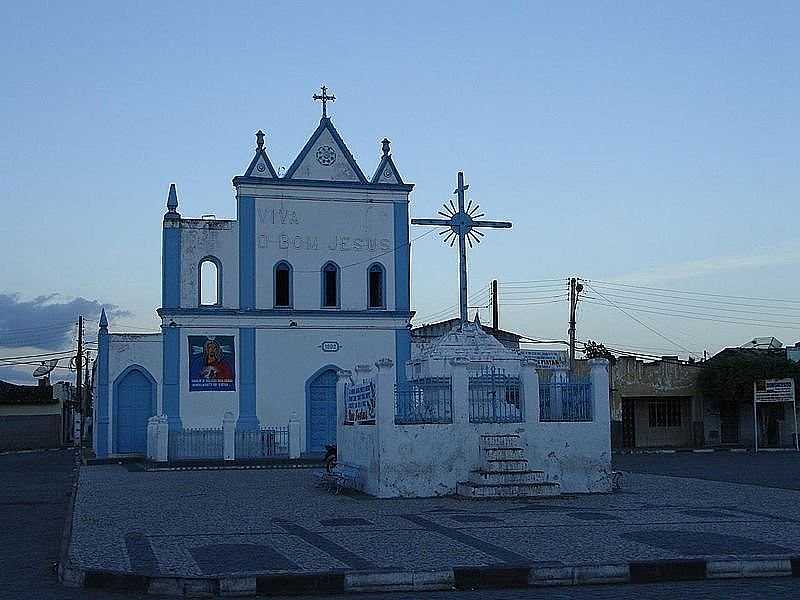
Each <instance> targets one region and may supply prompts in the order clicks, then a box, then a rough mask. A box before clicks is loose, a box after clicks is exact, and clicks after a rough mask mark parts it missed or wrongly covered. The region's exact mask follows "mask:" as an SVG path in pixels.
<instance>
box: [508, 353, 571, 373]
mask: <svg viewBox="0 0 800 600" xmlns="http://www.w3.org/2000/svg"><path fill="white" fill-rule="evenodd" d="M520 354H522V356H524V357H525V358H527V359H528V360H531V361H533V362H535V363H536V368H537V369H566V368H567V366H568V364H569V361H568V355H567V353H566V352H565V351H563V350H520Z"/></svg>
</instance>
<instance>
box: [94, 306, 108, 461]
mask: <svg viewBox="0 0 800 600" xmlns="http://www.w3.org/2000/svg"><path fill="white" fill-rule="evenodd" d="M103 317H105V311H104V312H103ZM108 350H109V344H108V329H106V328H105V327H101V328H100V331H99V333H98V334H97V361H98V362H97V401H96V403H95V411H96V413H97V414H96V417H97V422H96V423H95V430H94V436H95V444H94V447H95V453H96V454H97V456H98V457H105V456H108V422H109V412H110V411H109V394H108Z"/></svg>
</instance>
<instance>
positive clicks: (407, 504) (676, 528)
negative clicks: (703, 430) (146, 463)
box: [66, 465, 800, 594]
mask: <svg viewBox="0 0 800 600" xmlns="http://www.w3.org/2000/svg"><path fill="white" fill-rule="evenodd" d="M318 473H319V471H318V470H315V469H286V470H231V471H228V470H216V471H175V472H171V471H161V472H146V471H139V472H133V471H130V470H128V469H126V468H125V467H124V466H119V465H102V466H99V465H98V466H89V467H83V468H82V469H81V473H80V479H79V485H78V490H77V497H76V500H75V512H74V515H73V522H72V523H73V525H72V537H71V541H70V545H69V560H68V561H67V562H68V563H69V567H70V568H69V569H68V570H67V571H68V575H67V577H66V579H67V580H68V583H72V584H73V585H76V584H77V585H81V584H83V585H102V584H103V582H106V583H108V582H112V583H117V584H119V583H120V582H126V581H127V582H128V584H131V583H133V584H134V586H140V589H142V590H145V589H149V590H150V591H159V592H165V593H178V594H180V593H184V592H186V591H187V589H190V588H191V586H192V585H196V586H200V587H203V586H204V585H206V584H208V585H211V588H209V589H211V591H215V590H216V591H217V592H219V591H221V589H220V587H219V586H220V585H221V584H220V581H221V580H220V578H228V580H227V581H229V583H228V584H224V585H229V586H230V585H233V586H234V588H235V587H236V586H237V585H238V586H240V588H241V589H239V591H240V592H243V593H244V592H247V591H248V590H249V589H250V588H251V587H252V588H253V589H252V592H253V593H255V591H256V590H255V588H256V587H257V586H256V583H257V582H256V576H261V579H260V581H262V582H264V581H271V582H272V583H273V584H275V582H279V581H284V582H286V581H290V580H291V578H289V579H287V576H288V575H306V576H310V575H312V574H313V575H314V577H315V579H313V582H314V584H313V585H314V587H315V589H319V586H320V585H324V584H323V583H320V582H324V581H327V582H328V583H329V584H331V581H334V580H338V579H342V580H344V581H347V580H349V581H351V582H353V581H357V580H358V578H359V577H360V578H361V581H362V584H363V583H364V582H365V581H366V584H364V585H366V587H363V586H362V588H360V589H425V588H424V587H423V588H420V587H413V586H414V585H416V584H415V581H416V582H417V583H418V584H419V585H423V584H424V582H425V581H427V582H428V585H429V586H432V587H436V586H438V588H441V587H442V585H445V587H446V586H447V585H451V586H452V585H453V582H454V581H455V579H454V578H456V579H457V578H458V572H460V573H461V576H462V578H463V577H464V576H465V575H464V574H465V573H467V575H466V577H468V578H469V577H473V578H474V577H477V578H478V579H480V577H481V575H480V573H481V572H482V570H485V569H486V568H487V567H488V568H490V570H491V569H492V568H493V569H494V572H495V573H501V574H503V573H504V575H502V576H503V577H506V578H508V579H509V581H510V582H511V583H512V584H520V583H521V578H526V580H529V579H530V578H532V577H539V578H540V579H541V581H542V582H547V581H548V578H549V580H550V583H565V581H561V580H562V579H565V578H571V579H572V581H571V582H576V581H577V580H580V579H581V577H583V579H584V580H585V579H587V578H588V579H590V580H596V581H621V580H630V579H635V578H636V576H635V574H634V571H635V569H634V567H631V566H630V564H631V563H641V562H642V561H664V560H683V561H689V562H683V563H679V564H678V565H677V566H676V567H675V568H674V569H673V571H675V573H677V575H675V574H673V576H678V577H679V578H681V577H680V574H681V573H684V575H685V576H686V577H695V578H697V577H700V578H702V577H706V576H710V575H709V572H716V573H717V575H718V576H722V575H720V573H723V572H725V573H727V575H728V576H731V575H733V576H735V575H737V574H738V575H741V574H743V573H744V572H746V571H747V570H748V569H750V570H752V569H756V571H757V572H758V573H759V574H760V575H764V574H769V573H770V572H774V574H790V573H792V571H793V567H794V570H795V572H798V571H800V562H799V561H797V560H795V561H790V559H791V558H792V557H798V556H800V516H798V515H796V512H797V507H798V506H800V491H794V490H783V489H769V488H762V487H755V486H750V485H740V484H732V483H722V482H714V481H701V480H698V479H681V478H673V477H662V476H656V475H640V474H632V473H626V475H625V482H624V488H623V491H622V492H621V493H616V494H609V495H593V496H572V497H561V498H547V499H540V500H505V501H470V500H460V499H457V498H433V499H393V500H378V499H375V498H372V497H369V496H364V495H358V494H356V495H338V496H337V495H333V494H332V493H330V492H329V491H327V490H325V489H324V488H321V487H319V486H318V485H317V476H318ZM758 557H761V558H762V559H765V558H766V559H769V561H764V560H762V561H760V562H759V561H756V563H752V562H751V563H742V562H741V560H742V559H745V558H746V559H748V560H751V559H754V558H758ZM697 559H703V560H700V561H698V560H697ZM708 561H711V562H708ZM737 561H738V562H737ZM575 565H582V566H581V567H579V568H578V569H574V568H573V567H574V566H575ZM587 565H591V566H592V567H591V568H589V567H587ZM692 565H694V566H692ZM737 565H738V566H737ZM753 565H755V566H753ZM759 565H760V566H759ZM531 568H533V571H531ZM654 568H655V567H653V566H652V564H651V565H650V566H649V567H647V568H646V569H645V571H648V569H649V571H648V572H650V571H653V569H654ZM454 569H456V571H454ZM459 569H461V571H458V570H459ZM498 569H499V570H498ZM664 569H666V570H667V571H669V567H668V566H667V567H657V568H656V570H657V571H659V570H660V571H663V570H664ZM692 569H694V571H693V570H692ZM758 569H761V571H758ZM701 571H702V573H701ZM437 573H438V574H437ZM454 573H455V575H454ZM470 573H471V575H470ZM476 573H477V575H476ZM536 573H538V575H536ZM319 574H324V575H326V576H327V579H325V577H323V578H322V579H319ZM390 574H393V575H391V576H390ZM398 574H401V575H402V574H405V575H404V576H402V577H401V575H398ZM414 574H416V575H414ZM425 574H427V577H428V579H427V580H426V579H425V577H426V575H425ZM581 574H583V575H581ZM723 574H724V573H723ZM798 574H800V573H798ZM132 575H137V576H142V577H139V578H132V577H130V576H132ZM645 575H646V573H645ZM269 576H272V578H271V579H269ZM231 577H233V578H234V579H230V578H231ZM264 577H266V578H267V579H264ZM348 577H349V579H348ZM365 577H366V579H364V578H365ZM403 577H405V579H404V578H403ZM684 578H685V577H684ZM192 580H196V581H195V582H194V583H191V582H192ZM212 580H213V581H216V583H209V582H211V581H212ZM384 580H385V581H384ZM309 581H312V580H311V579H309ZM381 581H384V584H380V582H381ZM476 581H477V580H476ZM154 582H155V583H154ZM187 582H189V583H188V584H187ZM231 582H234V583H231ZM236 582H238V583H236ZM376 582H377V583H376ZM392 582H393V583H392ZM442 582H444V584H442ZM448 582H449V583H448ZM456 583H457V582H456ZM187 585H189V586H190V588H187V587H186V586H187ZM224 585H223V587H224ZM331 585H338V583H335V582H334V584H331ZM370 585H373V588H370V587H369V586H370ZM391 585H395V586H400V587H394V588H392V587H387V586H391ZM476 585H477V584H476ZM159 586H160V587H159ZM214 586H216V588H215V587H214ZM375 586H377V587H375ZM345 587H346V586H345ZM352 587H353V586H352V585H351V588H352ZM438 588H437V589H438ZM198 589H200V588H198ZM237 589H238V588H237ZM428 589H430V588H428ZM234 591H235V590H234Z"/></svg>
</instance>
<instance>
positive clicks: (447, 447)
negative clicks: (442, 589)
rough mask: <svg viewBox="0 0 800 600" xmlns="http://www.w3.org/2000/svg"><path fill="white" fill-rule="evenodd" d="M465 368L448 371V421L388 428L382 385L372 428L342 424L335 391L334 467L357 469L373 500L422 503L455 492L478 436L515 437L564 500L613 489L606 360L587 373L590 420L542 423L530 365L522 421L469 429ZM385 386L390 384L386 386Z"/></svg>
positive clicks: (474, 459) (473, 460)
mask: <svg viewBox="0 0 800 600" xmlns="http://www.w3.org/2000/svg"><path fill="white" fill-rule="evenodd" d="M467 364H468V361H466V360H464V359H461V361H460V364H459V359H456V361H455V362H454V363H453V364H452V367H453V369H452V371H453V422H452V423H451V424H421V425H395V424H394V397H393V393H392V388H391V387H390V386H388V385H385V386H381V385H379V386H378V398H377V402H376V405H377V406H376V420H377V424H376V425H374V426H369V425H361V426H346V425H343V424H342V419H341V413H342V406H341V404H342V403H343V401H344V398H343V396H342V395H341V391H342V390H343V388H340V397H339V403H340V406H339V412H340V417H339V425H338V431H337V438H338V454H339V460H340V462H343V463H347V464H352V465H355V466H358V467H360V468H361V470H362V473H363V485H364V488H365V491H366V492H368V493H370V494H373V495H376V496H379V497H397V496H402V497H428V496H439V495H449V494H453V493H455V490H456V484H457V483H458V482H462V481H467V480H468V478H469V473H470V471H472V470H475V469H477V468H478V467H479V464H480V460H481V456H480V447H479V443H480V436H481V435H489V434H509V433H516V434H519V435H520V438H521V441H522V442H523V443H524V444H525V446H526V458H527V459H528V461H529V465H530V468H531V469H534V470H543V471H545V473H546V475H547V478H548V480H550V481H557V482H559V483H560V485H561V491H562V492H567V493H585V492H608V491H610V489H611V432H610V420H609V412H608V371H607V363H606V362H605V361H598V362H597V363H596V364H595V365H594V368H593V369H592V384H593V390H592V394H593V408H594V421H592V422H588V423H572V422H570V423H540V422H539V385H538V376H537V375H536V371H535V369H534V365H528V366H527V368H524V369H523V373H522V394H523V402H524V415H525V421H524V422H522V423H507V424H501V423H470V422H469V401H468V395H467V390H468V381H467V380H466V376H467V370H466V368H467ZM387 381H388V379H387Z"/></svg>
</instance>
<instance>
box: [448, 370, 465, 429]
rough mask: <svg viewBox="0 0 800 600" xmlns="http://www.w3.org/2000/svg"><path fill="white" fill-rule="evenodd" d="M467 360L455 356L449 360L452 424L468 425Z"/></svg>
mask: <svg viewBox="0 0 800 600" xmlns="http://www.w3.org/2000/svg"><path fill="white" fill-rule="evenodd" d="M467 365H469V359H468V358H466V357H464V356H456V357H455V358H451V359H450V366H451V367H452V369H451V371H450V372H451V374H452V378H453V379H452V386H453V388H452V396H453V423H469V373H467Z"/></svg>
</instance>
